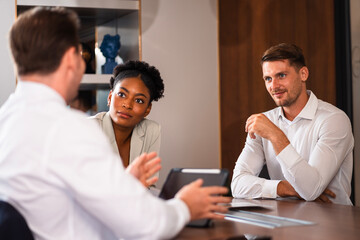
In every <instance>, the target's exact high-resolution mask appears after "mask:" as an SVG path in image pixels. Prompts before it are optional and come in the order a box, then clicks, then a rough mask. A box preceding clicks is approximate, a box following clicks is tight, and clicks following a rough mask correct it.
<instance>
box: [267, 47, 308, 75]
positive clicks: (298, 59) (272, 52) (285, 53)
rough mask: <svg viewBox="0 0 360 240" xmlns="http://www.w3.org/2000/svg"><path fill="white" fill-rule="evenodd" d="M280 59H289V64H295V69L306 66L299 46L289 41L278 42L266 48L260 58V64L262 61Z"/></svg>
mask: <svg viewBox="0 0 360 240" xmlns="http://www.w3.org/2000/svg"><path fill="white" fill-rule="evenodd" d="M280 60H289V63H290V65H291V66H295V67H296V68H297V70H299V69H300V68H302V67H304V66H306V64H305V57H304V55H303V52H302V50H301V48H299V47H298V46H296V45H295V44H290V43H280V44H278V45H275V46H272V47H270V48H269V49H267V50H266V51H265V52H264V54H263V56H262V58H261V65H262V64H263V63H264V62H272V61H280Z"/></svg>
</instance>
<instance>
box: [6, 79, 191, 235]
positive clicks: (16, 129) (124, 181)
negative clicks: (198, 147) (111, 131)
mask: <svg viewBox="0 0 360 240" xmlns="http://www.w3.org/2000/svg"><path fill="white" fill-rule="evenodd" d="M0 153H1V154H0V199H3V200H6V201H9V202H10V203H11V204H13V205H14V207H15V208H17V209H18V210H19V211H20V212H21V214H22V215H23V216H24V217H25V219H26V221H27V223H28V224H29V227H30V229H31V230H32V232H33V233H34V235H35V238H36V239H64V240H65V239H66V240H69V239H76V240H80V239H86V240H91V239H94V240H95V239H96V240H100V239H119V238H124V239H163V238H170V237H173V236H174V235H176V234H177V233H178V232H179V231H180V230H181V229H182V227H183V226H184V225H185V224H186V223H187V222H188V221H189V218H190V214H189V210H188V208H187V206H186V205H185V203H184V202H183V201H181V200H180V199H173V200H170V201H163V200H161V199H159V198H156V197H153V196H152V195H151V193H150V192H149V191H148V190H147V189H146V188H145V187H143V186H142V185H141V184H140V182H139V181H137V180H136V179H135V178H134V177H133V176H131V175H130V174H127V173H126V172H125V171H124V168H123V166H122V164H121V161H119V160H118V156H116V154H114V151H113V150H112V148H111V145H110V143H109V141H108V139H107V138H106V136H105V135H104V134H103V133H102V131H101V129H100V128H99V126H97V124H96V123H95V122H93V121H89V120H87V119H86V116H85V115H84V114H82V113H80V112H78V111H75V110H71V109H69V108H67V107H66V104H65V101H64V99H63V98H62V97H61V96H60V95H59V94H58V93H57V92H55V91H54V90H53V89H51V88H49V87H47V86H45V85H43V84H38V83H32V82H23V81H19V83H18V86H17V88H16V91H15V93H14V94H12V95H11V96H10V98H9V99H8V100H7V101H6V102H5V103H4V105H3V106H2V108H1V109H0Z"/></svg>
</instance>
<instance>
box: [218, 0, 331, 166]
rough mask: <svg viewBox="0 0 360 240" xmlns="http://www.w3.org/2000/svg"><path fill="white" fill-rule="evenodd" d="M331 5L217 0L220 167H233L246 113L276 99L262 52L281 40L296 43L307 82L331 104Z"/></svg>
mask: <svg viewBox="0 0 360 240" xmlns="http://www.w3.org/2000/svg"><path fill="white" fill-rule="evenodd" d="M334 39H335V38H334V9H333V1H330V0H315V1H314V0H301V1H299V0H219V45H220V46H219V49H220V55H219V57H220V106H221V110H220V111H221V114H220V116H221V157H222V167H224V168H228V169H229V170H230V171H231V172H232V170H233V168H234V166H235V162H236V160H237V157H238V156H239V154H240V152H241V150H242V148H243V146H244V143H245V139H246V133H245V131H244V128H245V121H246V119H247V118H248V117H249V116H250V115H251V114H253V113H259V112H263V111H267V110H270V109H272V108H273V107H275V104H274V102H273V100H272V99H271V97H270V96H269V94H268V93H267V91H266V89H265V85H264V82H263V80H262V71H261V66H260V59H261V56H262V54H263V52H264V51H265V50H266V49H267V48H269V47H270V46H272V45H275V44H278V43H281V42H290V43H295V44H297V45H298V46H300V47H301V48H302V49H303V51H304V55H305V58H306V60H307V65H308V67H309V70H310V77H309V79H308V82H307V88H308V89H310V90H312V91H313V92H314V93H315V94H316V96H317V97H318V98H320V99H322V100H325V101H328V102H330V103H332V104H335V102H336V99H335V94H336V91H335V40H334Z"/></svg>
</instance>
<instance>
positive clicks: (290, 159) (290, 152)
mask: <svg viewBox="0 0 360 240" xmlns="http://www.w3.org/2000/svg"><path fill="white" fill-rule="evenodd" d="M276 159H277V160H278V161H279V163H280V165H281V166H282V167H283V168H284V169H287V170H288V169H291V168H292V167H293V166H295V165H296V164H297V163H298V160H299V154H298V153H297V152H296V150H295V149H294V147H293V146H292V145H291V144H289V145H287V146H286V147H285V148H284V149H283V150H282V151H281V152H280V153H279V154H278V155H277V156H276Z"/></svg>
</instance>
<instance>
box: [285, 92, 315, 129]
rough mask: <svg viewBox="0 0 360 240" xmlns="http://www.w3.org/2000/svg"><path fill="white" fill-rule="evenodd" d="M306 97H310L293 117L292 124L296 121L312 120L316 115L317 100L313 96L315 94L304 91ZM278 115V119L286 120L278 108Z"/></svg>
mask: <svg viewBox="0 0 360 240" xmlns="http://www.w3.org/2000/svg"><path fill="white" fill-rule="evenodd" d="M306 92H307V94H308V95H310V97H309V99H308V101H307V103H306V105H305V107H304V108H303V109H302V110H301V112H300V113H299V114H298V115H297V116H296V117H295V119H294V120H293V122H295V121H296V120H297V119H302V118H304V119H309V120H311V119H313V118H314V116H315V114H316V110H317V107H318V99H317V97H316V96H315V94H314V93H313V92H312V91H310V90H307V91H306ZM278 114H279V117H278V118H279V119H280V118H282V119H286V118H285V116H284V112H283V109H282V107H278Z"/></svg>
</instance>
